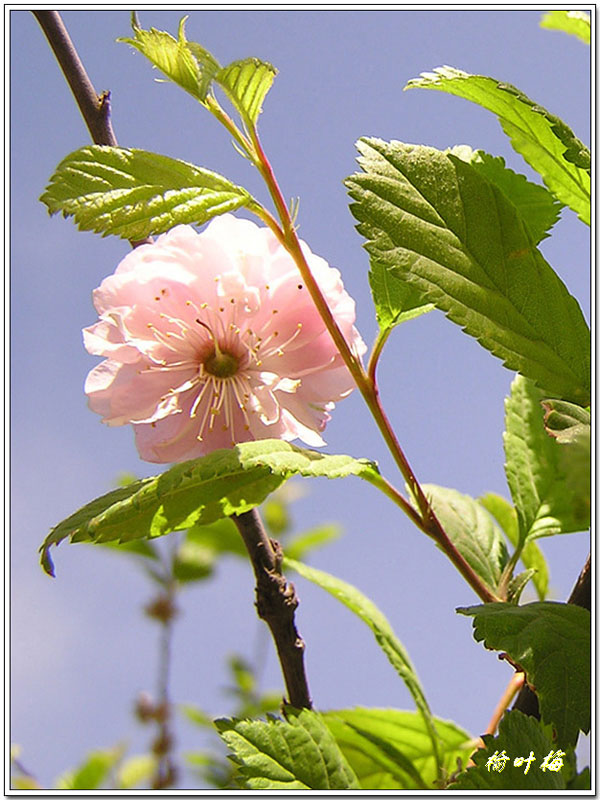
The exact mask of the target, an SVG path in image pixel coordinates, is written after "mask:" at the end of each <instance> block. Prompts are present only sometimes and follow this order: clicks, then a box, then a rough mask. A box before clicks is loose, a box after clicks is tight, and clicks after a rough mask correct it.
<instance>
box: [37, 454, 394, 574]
mask: <svg viewBox="0 0 600 800" xmlns="http://www.w3.org/2000/svg"><path fill="white" fill-rule="evenodd" d="M292 475H301V476H303V477H326V478H343V477H347V476H349V475H356V476H358V477H360V478H363V479H364V480H367V481H369V482H371V483H374V484H377V483H378V482H379V480H380V476H379V473H378V471H377V467H376V465H374V464H373V463H372V462H369V461H366V460H365V459H355V458H352V457H351V456H345V455H327V454H324V453H317V452H316V451H314V450H304V449H302V448H300V447H296V446H294V445H292V444H289V443H288V442H283V441H281V440H279V439H263V440H261V441H256V442H244V443H242V444H239V445H236V446H235V447H234V448H232V449H228V450H215V451H214V452H212V453H210V454H209V455H207V456H204V457H203V458H197V459H194V460H192V461H186V462H184V463H182V464H176V465H175V466H174V467H171V468H170V469H168V470H167V471H166V472H164V473H163V474H162V475H158V476H157V477H155V478H145V479H143V480H141V481H136V482H134V483H131V484H129V485H128V486H126V487H121V488H119V489H116V490H114V491H112V492H109V493H108V494H106V495H103V496H102V497H100V498H98V499H97V500H93V501H92V502H91V503H88V504H87V505H86V506H84V507H83V508H81V509H79V511H77V512H75V514H72V515H71V516H69V517H67V519H66V520H64V521H63V522H61V523H59V524H58V525H57V526H56V527H55V528H53V529H52V530H51V532H50V534H49V535H48V536H47V537H46V539H45V541H44V543H43V544H42V547H41V548H40V549H41V553H42V565H43V566H44V569H45V570H46V571H47V572H49V573H50V574H53V566H52V560H51V558H50V556H49V552H48V551H49V549H50V547H51V546H52V545H58V544H59V543H60V542H61V541H63V540H64V539H67V538H70V540H71V542H90V541H91V542H106V541H120V542H127V541H132V540H134V539H140V538H153V537H155V536H162V535H164V534H166V533H170V532H171V531H175V530H184V529H187V528H191V527H192V526H194V525H202V524H207V523H211V522H215V521H216V520H218V519H222V518H223V517H229V516H232V515H233V514H241V513H243V512H244V511H249V510H250V509H252V508H255V507H256V506H257V505H259V504H260V503H262V502H263V500H264V499H265V498H266V497H267V496H268V495H269V494H270V493H271V492H273V491H274V490H275V489H277V487H278V486H280V485H281V484H282V483H283V482H284V481H285V480H287V479H288V478H290V477H291V476H292Z"/></svg>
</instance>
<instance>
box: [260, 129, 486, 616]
mask: <svg viewBox="0 0 600 800" xmlns="http://www.w3.org/2000/svg"><path fill="white" fill-rule="evenodd" d="M250 135H251V138H252V144H253V146H254V149H255V153H256V165H257V167H258V169H259V171H260V172H261V175H262V177H263V179H264V181H265V183H266V184H267V187H268V189H269V192H270V194H271V197H272V199H273V202H274V204H275V207H276V209H277V213H278V215H279V218H280V220H281V227H282V233H283V239H282V240H281V239H280V241H282V244H283V245H284V246H285V247H286V249H287V250H288V252H289V253H290V255H291V256H292V258H293V259H294V261H295V262H296V264H297V266H298V269H299V270H300V274H301V276H302V279H303V280H304V282H305V284H306V287H307V289H308V291H309V292H310V295H311V297H312V299H313V302H314V304H315V306H316V307H317V310H318V311H319V313H320V315H321V318H322V319H323V322H324V323H325V326H326V327H327V330H328V331H329V333H330V335H331V338H332V339H333V341H334V343H335V345H336V347H337V348H338V351H339V353H340V355H341V356H342V358H343V360H344V363H345V364H346V366H347V368H348V370H349V371H350V374H351V375H352V377H353V378H354V381H355V383H356V386H357V388H358V390H359V391H360V393H361V394H362V396H363V398H364V400H365V402H366V404H367V407H368V408H369V410H370V412H371V414H372V416H373V418H374V420H375V422H376V424H377V426H378V428H379V430H380V432H381V434H382V436H383V439H384V441H385V443H386V445H387V446H388V449H389V450H390V453H391V454H392V456H393V458H394V460H395V462H396V464H397V466H398V468H399V470H400V472H401V474H402V476H403V477H404V479H405V481H406V482H407V483H408V486H409V489H410V492H411V494H412V495H413V497H414V498H415V501H416V503H417V506H418V508H419V511H420V514H421V520H422V525H420V526H419V527H420V528H421V530H424V531H425V532H426V533H427V534H428V535H429V536H431V537H432V538H433V539H434V540H435V542H436V543H437V544H438V545H439V547H440V548H441V549H442V550H443V551H444V552H445V553H446V555H447V556H448V558H449V559H450V560H451V561H452V563H453V564H454V565H455V566H456V567H457V569H458V570H459V572H460V573H461V574H462V575H463V577H464V578H465V580H466V581H467V583H468V584H469V585H470V586H471V587H472V588H473V590H474V591H475V592H476V594H477V595H478V596H479V597H480V598H481V599H482V600H483V601H484V602H496V601H497V600H498V599H499V598H498V597H497V596H496V595H495V594H494V593H493V592H492V591H491V589H490V588H489V587H488V586H487V585H486V584H485V583H484V582H483V581H482V580H481V578H480V577H479V576H478V575H477V573H476V572H475V571H474V570H473V569H472V568H471V566H470V565H469V564H468V563H467V561H466V560H465V559H464V557H463V556H462V555H461V553H460V552H459V551H458V550H457V549H456V547H455V546H454V544H453V543H452V542H451V540H450V538H449V537H448V535H447V534H446V532H445V530H444V529H443V527H442V526H441V524H440V522H439V520H438V519H437V517H436V515H435V512H434V511H433V508H432V507H431V504H430V502H429V500H428V499H427V497H426V495H425V493H424V492H423V490H422V488H421V485H420V484H419V482H418V480H417V478H416V476H415V474H414V472H413V471H412V468H411V466H410V464H409V463H408V460H407V459H406V456H405V455H404V453H403V451H402V448H401V447H400V443H399V442H398V439H397V438H396V435H395V433H394V431H393V429H392V426H391V425H390V422H389V420H388V418H387V416H386V414H385V411H384V410H383V407H382V405H381V402H380V399H379V393H378V391H377V388H376V385H375V381H374V370H375V365H376V363H377V358H378V354H377V355H376V358H375V361H374V362H373V361H372V362H371V374H367V372H365V369H364V367H363V366H362V364H361V362H360V359H359V358H358V357H357V356H356V355H355V354H354V353H353V352H352V350H351V349H350V346H349V345H348V342H347V341H346V339H345V337H344V335H343V333H342V331H341V330H340V328H339V326H338V324H337V321H336V320H335V318H334V317H333V314H332V312H331V309H330V308H329V305H328V304H327V301H326V299H325V297H324V296H323V293H322V292H321V289H320V287H319V285H318V284H317V282H316V280H315V279H314V277H313V275H312V272H311V270H310V267H309V265H308V262H307V261H306V258H305V256H304V253H303V252H302V248H301V246H300V241H299V239H298V236H297V234H296V230H295V228H294V225H293V222H292V219H291V216H290V212H289V209H288V207H287V205H286V203H285V200H284V197H283V194H282V192H281V189H280V187H279V184H278V183H277V180H276V178H275V175H274V173H273V169H272V167H271V164H270V163H269V161H268V159H267V157H266V155H265V153H264V150H263V149H262V146H261V143H260V139H259V137H258V133H257V131H256V128H253V129H252V130H251V131H250ZM382 346H383V343H381V344H380V345H379V350H381V347H382ZM401 507H402V508H403V510H405V511H406V510H407V508H409V507H410V504H408V503H406V502H404V503H403V504H402V506H401ZM409 516H411V519H412V520H413V521H414V515H412V514H409Z"/></svg>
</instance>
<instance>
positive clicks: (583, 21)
mask: <svg viewBox="0 0 600 800" xmlns="http://www.w3.org/2000/svg"><path fill="white" fill-rule="evenodd" d="M540 27H541V28H547V29H548V30H553V31H562V32H563V33H570V34H571V35H573V36H577V38H578V39H581V41H582V42H585V43H586V44H589V43H590V33H591V26H590V16H589V14H586V13H585V11H576V10H571V11H547V12H546V13H545V14H544V16H543V17H542V20H541V22H540Z"/></svg>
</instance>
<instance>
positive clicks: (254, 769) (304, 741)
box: [215, 710, 361, 791]
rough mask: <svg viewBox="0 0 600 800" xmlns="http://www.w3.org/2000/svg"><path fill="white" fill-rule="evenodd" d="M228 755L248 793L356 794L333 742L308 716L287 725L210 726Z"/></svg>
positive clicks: (314, 717)
mask: <svg viewBox="0 0 600 800" xmlns="http://www.w3.org/2000/svg"><path fill="white" fill-rule="evenodd" d="M215 725H216V727H217V730H218V731H219V734H220V736H221V737H222V739H223V740H224V741H225V743H226V744H227V746H228V747H229V748H230V749H231V750H232V751H233V756H232V758H233V760H234V761H235V763H236V764H238V765H239V774H240V777H241V780H242V783H243V786H244V787H245V788H247V789H252V790H263V789H272V790H279V791H281V790H283V791H287V790H299V791H306V790H309V789H312V790H321V791H333V790H340V789H342V790H345V789H360V788H361V787H360V784H359V783H358V780H357V778H356V776H355V775H354V772H353V771H352V769H351V768H350V767H349V766H348V763H347V762H346V760H345V758H344V756H343V755H342V753H341V751H340V749H339V747H338V746H337V744H336V742H335V739H334V738H333V736H332V735H331V733H330V732H329V730H328V729H327V727H326V726H325V724H324V723H323V721H322V719H321V717H320V716H319V715H318V714H317V713H316V712H314V711H307V710H303V711H300V712H299V713H297V714H295V713H289V715H288V718H287V720H281V719H269V720H268V721H267V722H262V721H259V720H236V719H233V720H226V719H221V720H217V721H216V722H215Z"/></svg>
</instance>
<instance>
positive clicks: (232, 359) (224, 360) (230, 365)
mask: <svg viewBox="0 0 600 800" xmlns="http://www.w3.org/2000/svg"><path fill="white" fill-rule="evenodd" d="M239 363H240V362H239V359H238V358H236V356H234V355H232V354H231V353H225V352H222V351H221V350H219V348H215V349H214V350H213V352H212V353H211V355H209V357H208V358H207V359H206V361H205V362H204V369H205V370H206V372H208V374H209V375H214V376H215V377H216V378H231V377H232V375H235V374H236V372H237V371H238V367H239Z"/></svg>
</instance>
